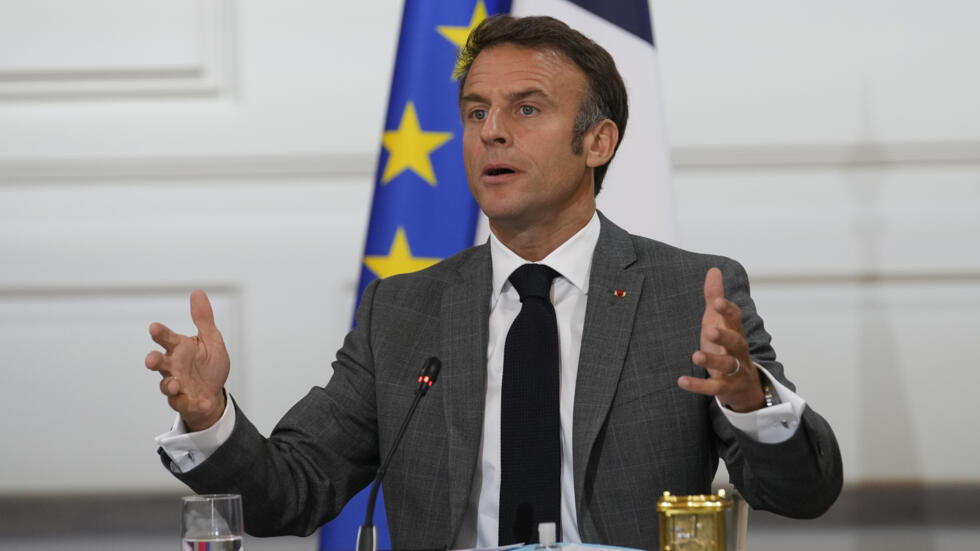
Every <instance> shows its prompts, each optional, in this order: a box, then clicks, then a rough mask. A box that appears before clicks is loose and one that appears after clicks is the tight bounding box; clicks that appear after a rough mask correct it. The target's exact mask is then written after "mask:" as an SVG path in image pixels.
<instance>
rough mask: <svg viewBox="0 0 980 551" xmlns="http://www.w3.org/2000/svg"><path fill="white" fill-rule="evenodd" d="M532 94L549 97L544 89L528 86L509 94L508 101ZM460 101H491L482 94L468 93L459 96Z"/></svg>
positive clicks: (518, 99)
mask: <svg viewBox="0 0 980 551" xmlns="http://www.w3.org/2000/svg"><path fill="white" fill-rule="evenodd" d="M531 96H541V97H544V98H547V97H548V94H545V93H544V90H542V89H540V88H527V89H525V90H519V91H517V92H511V93H509V94H507V100H508V101H520V100H522V99H525V98H529V97H531ZM459 103H460V104H463V103H490V101H489V100H488V99H486V98H485V97H483V96H481V95H480V94H466V95H465V96H463V97H461V98H459Z"/></svg>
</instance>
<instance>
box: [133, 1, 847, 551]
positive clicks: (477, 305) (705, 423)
mask: <svg viewBox="0 0 980 551" xmlns="http://www.w3.org/2000/svg"><path fill="white" fill-rule="evenodd" d="M462 62H463V64H462V70H461V74H460V77H461V79H460V112H461V115H462V117H463V128H464V137H463V147H464V160H465V164H466V170H467V178H468V182H469V186H470V189H471V191H472V193H473V195H474V197H475V198H476V200H477V202H478V203H479V205H480V207H481V209H482V210H483V212H485V213H486V214H487V216H488V218H489V220H490V228H491V232H492V236H491V238H490V240H489V242H488V243H487V244H484V245H481V246H478V247H474V248H472V249H468V250H466V251H463V252H462V253H460V254H458V255H456V256H453V257H452V258H449V259H446V260H445V261H443V262H441V263H439V264H437V265H435V266H433V267H431V268H429V269H426V270H423V271H420V272H416V273H414V274H408V275H403V276H395V277H391V278H388V279H385V280H378V281H375V282H373V283H372V284H371V285H369V286H368V288H367V290H366V291H365V293H364V296H363V297H362V299H361V306H360V308H359V309H358V313H357V326H356V328H355V329H354V330H352V331H351V332H350V333H349V334H348V335H347V338H346V339H345V341H344V345H343V347H342V348H341V349H340V351H338V353H337V359H336V361H335V362H334V363H333V369H334V373H333V376H332V378H331V379H330V381H329V383H328V384H327V385H326V387H316V388H313V389H312V390H311V391H310V393H309V394H308V395H307V396H306V397H305V398H303V399H302V400H300V401H299V403H297V404H296V405H295V406H294V407H293V408H292V409H291V410H290V411H289V412H288V413H287V414H286V415H285V417H284V418H283V419H282V420H281V421H280V423H279V424H278V425H277V427H276V429H275V430H274V432H273V434H272V435H271V436H270V437H269V438H265V437H263V436H262V435H261V434H259V433H258V431H257V430H256V429H255V428H254V426H252V425H251V423H249V421H248V419H247V418H246V417H245V415H244V413H243V412H242V411H241V410H240V409H239V408H238V405H237V404H235V403H234V402H233V401H231V400H227V397H226V395H225V394H224V392H223V390H222V389H223V386H224V382H225V380H226V379H227V376H228V371H229V361H228V356H227V353H226V351H225V347H224V343H223V341H222V337H221V334H220V332H219V331H218V329H217V328H216V327H215V325H214V318H213V315H212V312H211V306H210V304H209V303H208V300H207V297H206V296H205V295H204V293H203V292H201V291H195V292H194V293H193V294H192V295H191V316H192V318H193V320H194V323H195V324H196V326H197V328H198V331H199V333H198V335H197V336H196V337H187V336H183V335H178V334H175V333H173V332H172V331H170V330H169V329H167V328H166V327H165V326H163V325H161V324H158V323H154V324H152V325H151V326H150V334H151V336H152V338H153V340H154V341H156V342H157V343H159V344H160V345H162V346H163V348H164V349H165V353H161V352H159V351H154V352H151V353H150V354H149V355H148V356H147V359H146V365H147V367H148V368H150V369H152V370H155V371H158V372H160V373H161V375H162V376H163V379H162V381H161V383H160V388H161V390H162V392H163V393H164V394H165V395H167V397H168V400H169V403H170V405H171V407H173V409H175V410H176V411H177V412H178V413H179V422H178V423H177V425H176V426H175V431H173V432H172V433H170V434H167V435H162V436H161V437H159V438H158V441H159V442H160V444H161V448H162V449H161V457H162V459H163V461H164V464H165V465H167V466H168V467H169V468H170V469H171V470H172V471H173V472H174V473H175V474H176V476H177V477H178V478H180V479H181V480H182V481H184V482H186V483H187V484H188V485H190V486H191V487H192V488H193V489H194V490H196V491H198V492H202V493H205V492H237V493H241V494H243V496H244V506H245V516H246V519H245V525H246V527H247V529H248V530H249V531H250V532H251V533H253V534H257V535H276V534H309V533H312V532H313V531H314V530H315V529H316V528H317V527H318V526H320V525H321V524H323V523H324V522H326V521H327V520H329V519H331V518H332V517H333V516H334V515H336V514H337V513H338V512H339V511H340V509H341V508H342V507H343V505H344V504H345V503H346V502H347V500H348V499H350V497H352V496H353V495H354V494H355V493H356V492H357V491H359V490H360V489H361V488H363V487H364V486H365V485H366V484H368V483H369V482H370V480H371V479H372V477H373V476H374V473H375V471H376V469H377V468H378V464H379V462H380V458H381V457H384V456H385V455H386V453H387V452H388V450H389V449H390V447H391V445H392V442H393V439H394V437H395V433H396V431H397V429H398V427H399V425H400V424H401V421H402V418H403V416H404V414H405V412H406V411H407V409H408V405H409V403H410V401H411V399H412V394H413V388H414V386H415V384H416V382H415V380H414V377H415V375H416V374H417V370H418V369H419V366H421V365H422V362H423V360H424V359H425V358H427V357H429V356H437V357H439V358H440V359H441V360H442V364H443V369H442V375H441V379H440V382H439V384H438V385H436V386H435V387H433V389H432V392H431V393H430V394H429V397H428V398H426V402H425V403H423V404H422V407H421V408H420V409H419V411H418V415H417V417H416V418H415V419H414V420H413V422H412V424H411V425H410V426H409V428H408V433H407V436H406V439H405V443H404V446H403V447H402V449H401V450H400V451H399V452H398V453H397V454H396V455H395V457H394V461H393V462H392V464H391V467H390V469H389V471H388V475H387V478H386V479H385V492H386V500H387V511H388V517H389V524H390V529H391V536H392V542H393V545H394V546H395V547H396V548H444V547H447V546H452V547H467V546H476V545H479V546H492V545H496V544H497V529H498V518H497V517H498V515H497V510H498V507H499V500H498V498H499V496H498V492H499V484H500V482H499V481H500V449H501V445H502V443H501V441H500V419H501V377H502V371H503V364H504V360H503V354H504V353H503V348H504V344H503V341H504V337H505V336H506V334H507V330H508V328H509V326H510V324H511V322H512V321H513V320H514V318H515V317H516V316H517V313H518V310H520V308H521V305H520V302H519V301H520V299H519V297H518V295H517V292H516V291H515V289H514V286H513V285H512V284H511V283H510V282H509V281H508V276H510V274H511V273H512V272H513V271H514V269H516V268H517V267H519V266H521V265H522V264H524V263H528V262H531V263H542V264H546V265H548V266H549V267H551V268H552V269H554V270H555V271H557V272H558V274H559V275H558V277H557V278H556V279H555V280H554V284H553V287H552V288H551V297H550V298H551V301H552V302H553V305H554V310H555V313H556V316H557V325H558V341H559V342H560V343H561V347H560V363H559V365H560V378H561V382H560V384H561V394H560V401H561V404H560V408H561V455H562V457H561V471H562V472H561V518H560V521H561V527H562V539H563V540H565V541H585V542H602V543H608V544H617V545H625V546H630V547H639V548H655V547H657V545H658V539H657V537H658V531H657V513H656V501H657V498H658V496H659V495H660V494H661V493H662V492H663V491H664V490H669V491H671V492H673V493H675V494H691V493H704V492H707V491H708V490H709V489H710V483H711V480H712V478H713V476H714V473H715V470H716V468H717V464H718V458H719V457H721V458H722V459H724V461H725V463H726V464H727V466H728V470H729V472H730V474H731V477H732V482H733V483H734V484H735V485H736V487H738V488H739V489H740V490H741V491H742V493H743V494H744V496H745V497H746V499H747V500H748V501H749V503H750V504H751V505H752V506H753V507H756V508H760V509H768V510H771V511H775V512H777V513H780V514H784V515H788V516H793V517H813V516H817V515H819V514H821V513H822V512H824V511H825V510H826V509H827V508H828V507H829V506H830V505H831V504H832V503H833V501H834V500H835V499H836V497H837V495H838V493H839V492H840V487H841V479H842V475H841V459H840V452H839V449H838V447H837V443H836V440H835V438H834V435H833V432H832V430H831V428H830V427H829V425H828V424H827V423H826V422H825V421H824V420H823V418H821V417H820V416H819V415H817V414H816V413H815V412H814V411H813V410H812V409H810V408H809V407H808V406H807V405H806V403H805V402H804V401H803V400H802V399H801V398H800V397H799V396H797V395H796V394H795V393H794V389H793V387H792V384H791V383H789V382H788V381H787V380H786V378H785V377H784V375H783V368H782V366H781V365H780V364H779V363H778V362H777V361H776V358H775V352H774V351H773V349H772V347H771V346H770V338H769V335H768V333H767V332H766V331H765V329H764V327H763V324H762V320H761V319H760V318H759V316H758V314H757V313H756V311H755V306H754V304H753V302H752V299H751V298H750V296H749V291H748V280H747V277H746V275H745V272H744V270H743V269H742V268H741V266H739V265H738V264H737V263H736V262H734V261H732V260H730V259H726V258H723V257H717V256H708V255H701V254H696V253H691V252H687V251H683V250H680V249H677V248H674V247H670V246H668V245H665V244H662V243H658V242H655V241H651V240H648V239H644V238H641V237H636V236H632V235H629V234H628V233H626V232H625V231H623V230H622V229H620V228H618V227H617V226H616V225H615V224H613V223H612V222H610V221H609V220H607V219H606V218H605V217H603V216H602V215H601V214H600V213H598V212H597V211H596V206H595V194H597V193H598V191H599V188H600V186H601V183H602V178H603V176H604V173H605V168H606V165H607V164H608V163H609V162H610V160H611V159H612V157H613V155H614V154H615V151H616V148H617V147H618V145H619V142H620V138H621V136H622V134H623V132H624V130H625V127H626V118H627V107H626V92H625V88H624V86H623V83H622V80H621V79H620V77H619V75H618V73H617V72H616V69H615V64H614V63H613V61H612V59H611V58H610V57H609V55H608V53H606V52H605V51H604V50H602V48H600V47H599V46H597V45H596V44H594V43H593V42H591V41H590V40H588V39H587V38H585V37H584V36H582V35H581V34H579V33H577V32H575V31H573V30H571V29H569V28H568V27H567V26H565V25H564V24H562V23H560V22H557V21H555V20H553V19H550V18H524V19H514V18H511V17H508V16H502V17H495V18H490V19H487V20H486V21H485V22H484V23H483V24H481V25H480V27H478V28H477V30H475V31H474V32H473V34H472V35H471V37H470V41H469V43H468V44H467V47H466V49H465V50H464V52H463V54H462Z"/></svg>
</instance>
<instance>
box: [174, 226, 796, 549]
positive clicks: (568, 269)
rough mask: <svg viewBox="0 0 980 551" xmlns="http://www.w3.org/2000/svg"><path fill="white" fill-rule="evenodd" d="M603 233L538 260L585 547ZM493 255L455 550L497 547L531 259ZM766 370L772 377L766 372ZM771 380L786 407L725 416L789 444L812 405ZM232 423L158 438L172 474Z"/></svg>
mask: <svg viewBox="0 0 980 551" xmlns="http://www.w3.org/2000/svg"><path fill="white" fill-rule="evenodd" d="M599 229H600V224H599V217H598V215H595V214H593V216H592V219H591V220H590V221H589V223H588V224H586V226H585V227H584V228H582V229H581V230H580V231H579V232H578V233H576V234H575V235H573V236H572V237H571V238H570V239H569V240H568V241H566V242H565V243H563V244H562V245H561V246H560V247H558V248H557V249H555V250H554V251H552V253H551V254H549V255H548V256H547V257H545V258H544V259H542V260H541V261H540V262H538V263H539V264H545V265H547V266H549V267H551V268H552V269H554V270H555V271H557V272H558V273H559V274H561V275H560V276H559V277H557V278H555V280H554V284H553V285H552V288H551V297H552V302H553V303H554V306H555V315H556V316H557V320H558V342H559V347H560V351H561V352H560V358H559V361H560V393H561V394H560V416H561V453H562V473H561V481H562V483H561V526H562V534H561V537H562V541H564V542H581V538H580V536H579V532H578V518H577V515H576V511H575V485H574V484H575V482H574V480H575V479H574V471H573V467H572V415H573V408H574V404H575V380H576V377H577V374H578V360H579V351H580V349H581V344H582V332H583V328H584V325H585V307H586V301H587V299H588V292H589V275H590V273H591V269H592V255H593V253H594V251H595V247H596V244H597V243H598V241H599ZM490 257H491V263H492V269H493V280H492V281H493V289H492V293H491V296H490V323H489V329H490V331H489V333H490V334H489V339H488V344H487V381H486V383H487V384H486V389H487V395H486V404H485V409H484V417H483V439H482V444H481V451H480V465H479V467H480V468H479V469H477V471H476V475H475V476H474V478H473V487H472V489H471V491H470V497H469V501H468V503H467V507H466V511H465V513H464V515H463V526H462V527H461V529H460V532H459V535H458V537H457V538H456V541H455V542H454V544H453V547H454V548H456V549H463V548H472V547H479V548H487V547H495V546H496V545H497V528H498V519H497V517H498V513H499V501H500V389H501V383H502V380H503V369H504V341H505V340H506V338H507V331H508V330H509V329H510V325H511V323H513V321H514V318H516V317H517V314H518V313H519V312H520V310H521V301H520V296H519V295H518V294H517V290H516V289H514V287H513V286H512V285H511V284H510V282H509V281H508V278H509V277H510V274H511V273H512V272H513V271H514V270H515V269H517V268H518V267H520V266H521V265H522V264H526V263H527V261H526V260H524V259H523V258H521V257H520V256H518V255H517V254H515V253H514V252H513V251H511V250H510V249H508V248H507V247H506V246H505V245H504V244H503V243H501V242H500V241H499V240H498V239H497V238H496V236H494V235H493V234H491V235H490ZM691 352H692V353H693V352H694V351H693V350H692V351H691ZM756 365H757V366H758V364H756ZM760 369H762V368H761V367H760ZM763 372H765V373H766V375H769V373H768V372H766V371H765V369H763ZM769 379H770V381H771V382H772V385H773V388H774V390H775V391H776V393H777V394H778V396H779V398H780V400H781V401H782V403H781V404H778V405H776V406H773V407H769V408H763V409H760V410H757V411H754V412H750V413H736V412H734V411H731V410H729V409H727V408H724V407H722V408H721V410H722V411H723V412H724V414H725V416H726V417H727V418H728V419H729V421H731V423H732V424H733V425H734V426H735V427H736V428H738V429H739V430H742V431H743V432H745V433H747V434H748V436H749V437H750V438H753V439H755V440H757V441H760V442H763V443H777V442H782V441H784V440H787V439H789V438H790V437H791V436H793V433H795V432H796V427H797V426H798V425H799V421H800V416H801V415H802V414H803V407H804V405H805V404H806V402H805V401H804V400H803V399H802V398H800V397H799V396H798V395H797V394H795V393H794V392H792V391H791V390H789V389H788V388H786V387H785V386H783V385H782V384H780V383H779V381H777V380H776V379H775V378H773V377H771V376H770V377H769ZM719 405H720V404H719ZM234 425H235V409H234V407H232V406H231V404H230V401H229V404H228V405H227V406H226V409H225V413H224V415H223V416H222V418H221V419H220V420H219V421H218V422H217V423H216V424H215V425H214V426H212V427H211V428H208V429H206V430H203V431H200V432H195V433H187V432H186V428H185V427H184V424H183V422H182V421H181V420H180V416H179V415H178V416H177V420H176V421H175V422H174V426H173V428H172V429H171V431H169V432H167V433H164V434H161V435H160V436H157V437H156V442H157V444H158V445H159V446H160V447H162V448H163V450H164V451H165V452H166V453H167V455H169V456H170V458H171V459H172V460H173V463H174V466H173V469H174V470H179V471H180V472H186V471H188V470H190V469H193V468H194V467H196V466H197V465H199V464H200V463H201V462H203V461H204V460H205V459H207V457H208V456H210V455H211V454H212V453H213V452H214V451H215V450H217V449H218V447H219V446H220V445H221V444H222V443H224V441H225V440H227V439H228V437H229V435H230V434H231V431H232V429H233V428H234Z"/></svg>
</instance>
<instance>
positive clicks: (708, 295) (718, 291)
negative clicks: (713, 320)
mask: <svg viewBox="0 0 980 551" xmlns="http://www.w3.org/2000/svg"><path fill="white" fill-rule="evenodd" d="M718 298H725V283H724V281H723V280H722V277H721V270H719V269H718V268H711V269H710V270H708V273H707V275H705V276H704V303H705V305H706V306H710V305H711V303H712V302H714V301H715V299H718Z"/></svg>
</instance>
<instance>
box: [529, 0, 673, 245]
mask: <svg viewBox="0 0 980 551" xmlns="http://www.w3.org/2000/svg"><path fill="white" fill-rule="evenodd" d="M511 14H512V15H515V16H525V15H550V16H551V17H554V18H556V19H560V20H562V21H564V22H565V23H567V24H568V26H570V27H572V28H573V29H575V30H577V31H579V32H581V33H582V34H584V35H585V36H588V37H589V38H591V39H592V40H594V41H596V42H597V43H598V44H599V45H600V46H602V47H603V48H605V49H606V50H607V51H608V52H609V53H610V54H612V57H613V59H615V60H616V67H617V68H618V69H619V73H620V74H621V75H622V76H623V80H624V81H625V82H626V91H627V93H628V94H629V108H630V118H629V123H628V125H627V128H626V136H625V139H624V140H623V143H622V145H621V146H620V148H619V151H618V152H617V153H616V158H615V159H613V161H612V164H610V165H609V172H607V173H606V178H605V180H604V181H603V185H602V192H601V193H600V194H599V197H598V204H599V209H600V210H602V212H603V213H604V214H606V215H607V216H608V217H609V218H610V219H611V220H612V221H613V222H615V223H616V224H618V225H619V226H621V227H623V228H624V229H626V230H627V231H629V232H630V233H635V234H638V235H643V236H645V237H650V238H653V239H657V240H660V241H664V242H667V243H671V244H676V242H677V228H676V221H675V215H674V193H673V186H672V184H671V176H670V173H671V171H670V154H669V150H668V147H667V138H666V129H665V124H664V108H663V101H662V97H661V91H660V79H659V72H660V70H659V66H658V64H657V50H656V48H655V47H654V44H655V42H654V36H653V23H652V18H651V14H650V7H649V5H648V3H647V0H615V1H608V0H605V1H603V0H514V1H513V3H512V5H511Z"/></svg>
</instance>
